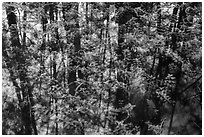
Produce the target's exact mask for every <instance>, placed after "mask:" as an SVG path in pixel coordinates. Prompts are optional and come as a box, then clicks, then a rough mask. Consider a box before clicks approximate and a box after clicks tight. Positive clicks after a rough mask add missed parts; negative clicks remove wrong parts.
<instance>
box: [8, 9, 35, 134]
mask: <svg viewBox="0 0 204 137" xmlns="http://www.w3.org/2000/svg"><path fill="white" fill-rule="evenodd" d="M6 12H7V19H8V25H9V30H10V37H11V46H12V47H13V49H14V52H13V53H14V55H13V61H14V62H15V63H16V66H17V68H15V69H16V70H17V71H18V72H19V75H18V76H19V79H20V88H19V87H18V86H17V84H15V83H16V82H15V80H14V79H13V82H14V85H16V92H17V95H18V99H19V102H20V107H21V116H22V117H21V119H22V121H23V127H24V134H26V135H32V134H33V131H34V134H37V128H36V124H35V117H34V111H33V110H32V109H31V108H32V106H33V105H34V103H33V95H32V90H33V87H32V86H31V84H30V82H29V80H28V78H27V75H26V71H27V70H26V67H25V63H26V60H25V58H26V57H25V56H24V49H25V47H26V39H25V38H26V33H25V32H24V33H23V40H22V41H23V45H21V43H20V40H19V35H18V29H17V16H16V15H15V8H14V7H12V6H9V7H8V8H7V9H6ZM25 19H26V13H24V20H25ZM24 27H25V26H24ZM7 57H8V56H7ZM7 64H10V63H7ZM10 65H11V64H10ZM14 66H15V65H14ZM8 68H12V66H8ZM10 73H11V75H14V72H13V71H12V70H10ZM19 90H20V91H21V92H19ZM21 93H22V95H19V94H21ZM20 96H22V97H23V98H20Z"/></svg>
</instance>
